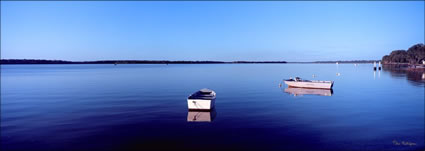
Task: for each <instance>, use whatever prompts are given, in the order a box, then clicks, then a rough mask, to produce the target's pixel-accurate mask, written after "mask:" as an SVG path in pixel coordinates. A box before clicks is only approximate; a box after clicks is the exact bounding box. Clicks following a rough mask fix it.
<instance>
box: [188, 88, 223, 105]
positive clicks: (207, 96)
mask: <svg viewBox="0 0 425 151" xmlns="http://www.w3.org/2000/svg"><path fill="white" fill-rule="evenodd" d="M215 97H216V94H215V92H214V91H213V90H210V89H201V90H199V91H197V92H195V93H193V94H192V95H190V96H189V97H188V98H187V107H188V109H189V110H211V109H213V108H214V104H215Z"/></svg>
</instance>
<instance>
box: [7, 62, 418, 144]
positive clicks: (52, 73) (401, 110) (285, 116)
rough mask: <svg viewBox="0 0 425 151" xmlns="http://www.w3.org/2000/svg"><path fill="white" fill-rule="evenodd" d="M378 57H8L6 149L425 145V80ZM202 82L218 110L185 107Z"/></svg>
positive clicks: (201, 85)
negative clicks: (317, 87)
mask: <svg viewBox="0 0 425 151" xmlns="http://www.w3.org/2000/svg"><path fill="white" fill-rule="evenodd" d="M372 66H373V65H371V64H360V65H359V66H354V65H353V64H340V65H335V64H205V65H201V64H189V65H117V66H114V65H2V66H1V150H26V151H30V150H88V149H92V150H128V149H139V150H140V149H173V150H178V149H186V150H200V149H202V150H209V149H210V150H219V149H221V150H222V149H227V150H229V149H233V150H285V149H287V150H421V149H422V150H423V149H424V132H425V131H424V82H423V81H421V79H420V78H419V81H418V80H409V78H408V77H407V76H408V75H406V74H402V73H397V72H391V71H388V70H382V71H379V72H378V71H377V72H374V71H373V70H372ZM336 73H341V75H340V76H337V75H336ZM313 74H314V75H315V77H314V78H313V77H312V75H313ZM415 75H417V74H415ZM418 75H419V76H421V75H420V74H418ZM294 76H299V77H302V78H305V79H316V80H333V81H335V84H334V89H333V92H332V94H331V96H322V95H308V94H304V95H296V94H291V93H286V92H285V89H286V85H283V86H282V87H279V84H280V82H281V80H282V79H287V78H289V77H294ZM424 76H425V75H424ZM410 79H411V78H410ZM415 79H418V78H415ZM201 88H210V89H213V90H215V91H216V93H217V99H216V109H215V110H214V111H213V112H211V113H210V112H202V113H191V112H188V110H187V102H186V98H187V96H188V95H190V94H191V93H193V92H195V91H197V90H199V89H201ZM286 91H288V90H286ZM301 91H302V92H304V93H305V92H307V93H311V91H303V90H301ZM298 92H299V91H298ZM317 93H319V94H320V93H322V92H317ZM194 116H197V119H195V120H198V121H199V120H201V121H202V120H204V121H207V122H194V119H193V118H194ZM208 121H210V122H208Z"/></svg>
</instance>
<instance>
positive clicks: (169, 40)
mask: <svg viewBox="0 0 425 151" xmlns="http://www.w3.org/2000/svg"><path fill="white" fill-rule="evenodd" d="M417 43H424V2H423V1H417V2H400V1H397V2H394V1H393V2H308V1H303V2H249V1H246V2H243V1H234V2H218V1H217V2H214V1H213V2H211V1H210V2H207V1H199V2H184V1H177V2H146V1H136V2H128V1H127V2H116V1H114V2H111V1H103V2H102V1H92V2H28V1H23V2H4V1H2V2H1V58H2V59H12V58H16V59H23V58H27V59H61V60H74V61H79V60H110V59H138V60H222V61H233V60H253V61H256V60H257V61H258V60H285V61H320V60H363V59H366V60H368V59H381V57H382V56H383V55H386V54H389V53H390V52H391V51H392V50H395V49H407V48H409V47H410V46H412V45H414V44H417Z"/></svg>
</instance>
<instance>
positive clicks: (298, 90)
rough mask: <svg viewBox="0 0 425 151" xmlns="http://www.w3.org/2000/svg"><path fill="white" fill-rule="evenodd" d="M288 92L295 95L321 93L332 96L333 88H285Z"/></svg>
mask: <svg viewBox="0 0 425 151" xmlns="http://www.w3.org/2000/svg"><path fill="white" fill-rule="evenodd" d="M285 92H286V93H289V94H292V95H294V96H302V95H321V96H332V94H333V90H332V89H306V88H294V87H288V88H286V89H285Z"/></svg>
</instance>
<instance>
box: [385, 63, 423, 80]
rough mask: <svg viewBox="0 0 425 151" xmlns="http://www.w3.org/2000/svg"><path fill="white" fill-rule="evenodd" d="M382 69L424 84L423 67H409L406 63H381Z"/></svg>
mask: <svg viewBox="0 0 425 151" xmlns="http://www.w3.org/2000/svg"><path fill="white" fill-rule="evenodd" d="M383 70H384V71H388V72H390V74H391V76H393V77H406V78H407V80H409V81H411V82H412V83H414V84H418V85H423V84H425V68H411V67H409V66H408V65H406V64H392V65H383Z"/></svg>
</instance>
